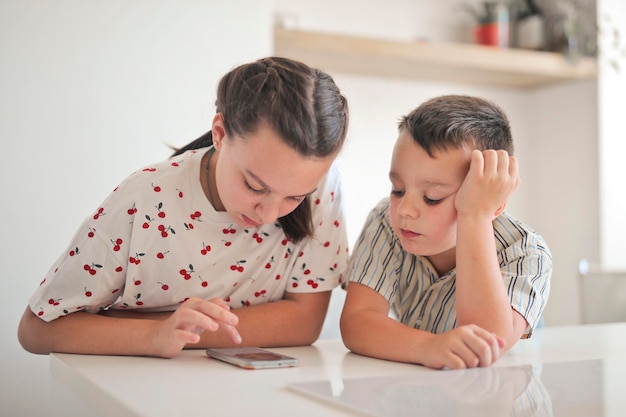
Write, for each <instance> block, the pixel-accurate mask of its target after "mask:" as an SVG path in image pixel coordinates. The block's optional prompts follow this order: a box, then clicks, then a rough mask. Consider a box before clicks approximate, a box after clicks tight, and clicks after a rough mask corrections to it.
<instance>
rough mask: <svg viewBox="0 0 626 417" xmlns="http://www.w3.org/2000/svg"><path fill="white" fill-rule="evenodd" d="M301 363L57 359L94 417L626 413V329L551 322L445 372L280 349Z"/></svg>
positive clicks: (200, 357) (328, 348)
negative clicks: (256, 365)
mask: <svg viewBox="0 0 626 417" xmlns="http://www.w3.org/2000/svg"><path fill="white" fill-rule="evenodd" d="M271 350H273V351H276V352H277V353H282V354H285V355H288V356H293V357H296V358H298V359H300V363H299V365H298V366H297V367H293V368H283V369H266V370H259V371H249V370H245V369H241V368H238V367H235V366H232V365H229V364H226V363H223V362H220V361H218V360H214V359H211V358H208V357H207V356H206V354H205V353H204V351H203V350H199V349H198V350H186V351H184V352H182V353H181V354H180V355H179V356H177V357H176V358H173V359H167V360H165V359H157V358H143V357H116V356H97V355H69V354H60V353H55V354H52V355H51V361H50V366H51V371H52V374H53V376H54V377H55V379H56V380H58V381H59V382H62V383H64V384H65V385H66V386H67V387H69V388H70V389H71V390H72V391H73V392H74V393H75V394H76V395H78V396H79V397H80V398H82V399H84V400H85V401H87V402H88V403H89V404H91V405H93V408H94V411H95V414H97V413H100V414H99V415H103V416H116V417H170V416H173V415H176V416H178V415H181V416H183V415H184V416H185V417H196V416H197V417H205V416H207V415H215V416H231V415H237V416H239V415H257V416H258V415H262V416H270V415H271V416H272V417H293V416H298V417H346V416H356V415H361V416H363V415H364V414H365V415H369V416H385V417H393V416H405V415H406V416H426V417H437V416H450V417H469V416H480V417H492V416H497V417H501V416H505V417H506V416H552V417H583V416H584V417H624V416H625V415H626V413H625V412H624V410H626V395H624V389H623V385H624V380H625V379H626V378H625V377H626V323H614V324H603V325H585V326H563V327H545V328H542V329H538V330H537V331H536V332H535V335H534V336H533V337H532V338H531V339H527V340H521V341H519V342H518V343H517V344H516V346H514V347H513V348H512V349H511V350H510V351H508V352H507V353H506V355H504V356H503V357H502V358H500V360H498V362H496V363H495V365H494V366H492V367H490V368H479V369H470V370H465V371H437V370H432V369H428V368H425V367H423V366H419V365H411V364H405V363H398V362H390V361H384V360H379V359H374V358H369V357H366V356H360V355H356V354H354V353H351V352H349V351H348V350H347V349H346V348H345V346H344V345H343V343H342V342H341V340H319V341H317V342H316V343H315V344H314V345H313V346H301V347H288V348H287V347H285V348H276V349H271Z"/></svg>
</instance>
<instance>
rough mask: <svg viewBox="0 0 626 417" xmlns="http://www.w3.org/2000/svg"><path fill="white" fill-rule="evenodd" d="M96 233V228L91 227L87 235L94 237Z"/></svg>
mask: <svg viewBox="0 0 626 417" xmlns="http://www.w3.org/2000/svg"><path fill="white" fill-rule="evenodd" d="M95 235H96V229H94V228H92V227H90V228H89V233H87V237H94V236H95Z"/></svg>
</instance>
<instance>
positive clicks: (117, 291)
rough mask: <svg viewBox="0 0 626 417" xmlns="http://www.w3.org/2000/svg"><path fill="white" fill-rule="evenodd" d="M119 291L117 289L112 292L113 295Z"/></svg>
mask: <svg viewBox="0 0 626 417" xmlns="http://www.w3.org/2000/svg"><path fill="white" fill-rule="evenodd" d="M119 290H120V289H119V288H116V289H114V290H113V291H111V294H115V293H116V292H118V291H119Z"/></svg>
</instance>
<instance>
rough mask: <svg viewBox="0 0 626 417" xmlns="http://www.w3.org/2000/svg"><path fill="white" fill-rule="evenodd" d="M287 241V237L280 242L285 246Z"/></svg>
mask: <svg viewBox="0 0 626 417" xmlns="http://www.w3.org/2000/svg"><path fill="white" fill-rule="evenodd" d="M287 242H289V241H288V240H287V239H283V240H282V241H281V242H280V243H281V244H282V245H283V246H285V245H286V244H287Z"/></svg>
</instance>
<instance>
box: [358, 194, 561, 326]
mask: <svg viewBox="0 0 626 417" xmlns="http://www.w3.org/2000/svg"><path fill="white" fill-rule="evenodd" d="M493 230H494V238H495V241H496V248H497V251H498V262H499V264H500V271H501V272H502V279H503V280H504V284H505V287H506V289H507V294H508V297H509V299H510V301H511V307H513V309H515V310H516V311H517V312H519V313H520V314H521V315H522V316H523V317H524V318H525V319H526V322H527V323H528V326H527V328H526V330H525V331H524V336H523V337H524V338H526V337H530V336H531V334H532V331H533V329H534V328H535V326H536V325H537V323H538V322H539V320H540V318H541V315H542V313H543V310H544V308H545V306H546V302H547V300H548V295H549V292H550V275H551V274H552V255H551V254H550V250H549V249H548V246H547V245H546V243H545V241H544V240H543V238H542V237H541V236H540V235H538V234H537V233H536V232H534V231H533V230H532V229H531V228H529V227H528V226H526V225H525V224H523V223H521V222H520V221H518V220H516V219H514V218H513V217H511V216H510V215H508V214H506V213H503V214H501V215H500V216H498V217H497V218H496V219H495V220H494V222H493ZM348 280H349V281H354V282H358V283H360V284H363V285H366V286H368V287H370V288H372V289H373V290H375V291H376V292H378V293H379V294H380V295H382V296H383V297H385V299H387V301H388V302H389V304H390V307H391V312H392V313H393V314H394V315H395V316H396V317H397V318H398V320H400V321H401V322H402V323H404V324H405V325H407V326H411V327H414V328H416V329H420V330H425V331H429V332H432V333H443V332H446V331H448V330H451V329H453V328H454V327H456V324H457V320H456V307H455V301H456V300H455V280H456V269H453V270H451V271H449V272H448V273H446V274H445V275H443V276H439V275H438V274H437V272H436V271H435V269H434V268H433V266H432V265H431V264H430V262H429V261H428V259H427V258H425V257H421V256H417V255H413V254H411V253H408V252H406V251H404V250H403V249H402V246H401V244H400V241H399V239H398V237H397V236H396V235H395V233H394V231H393V229H392V227H391V223H390V221H389V199H388V198H385V199H383V200H382V201H381V202H380V203H378V205H377V206H376V207H375V208H374V209H373V210H372V211H371V212H370V214H369V216H368V218H367V220H366V222H365V225H364V227H363V230H362V231H361V235H360V236H359V238H358V240H357V242H356V246H355V248H354V251H353V252H352V256H351V259H350V264H349V266H348Z"/></svg>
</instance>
